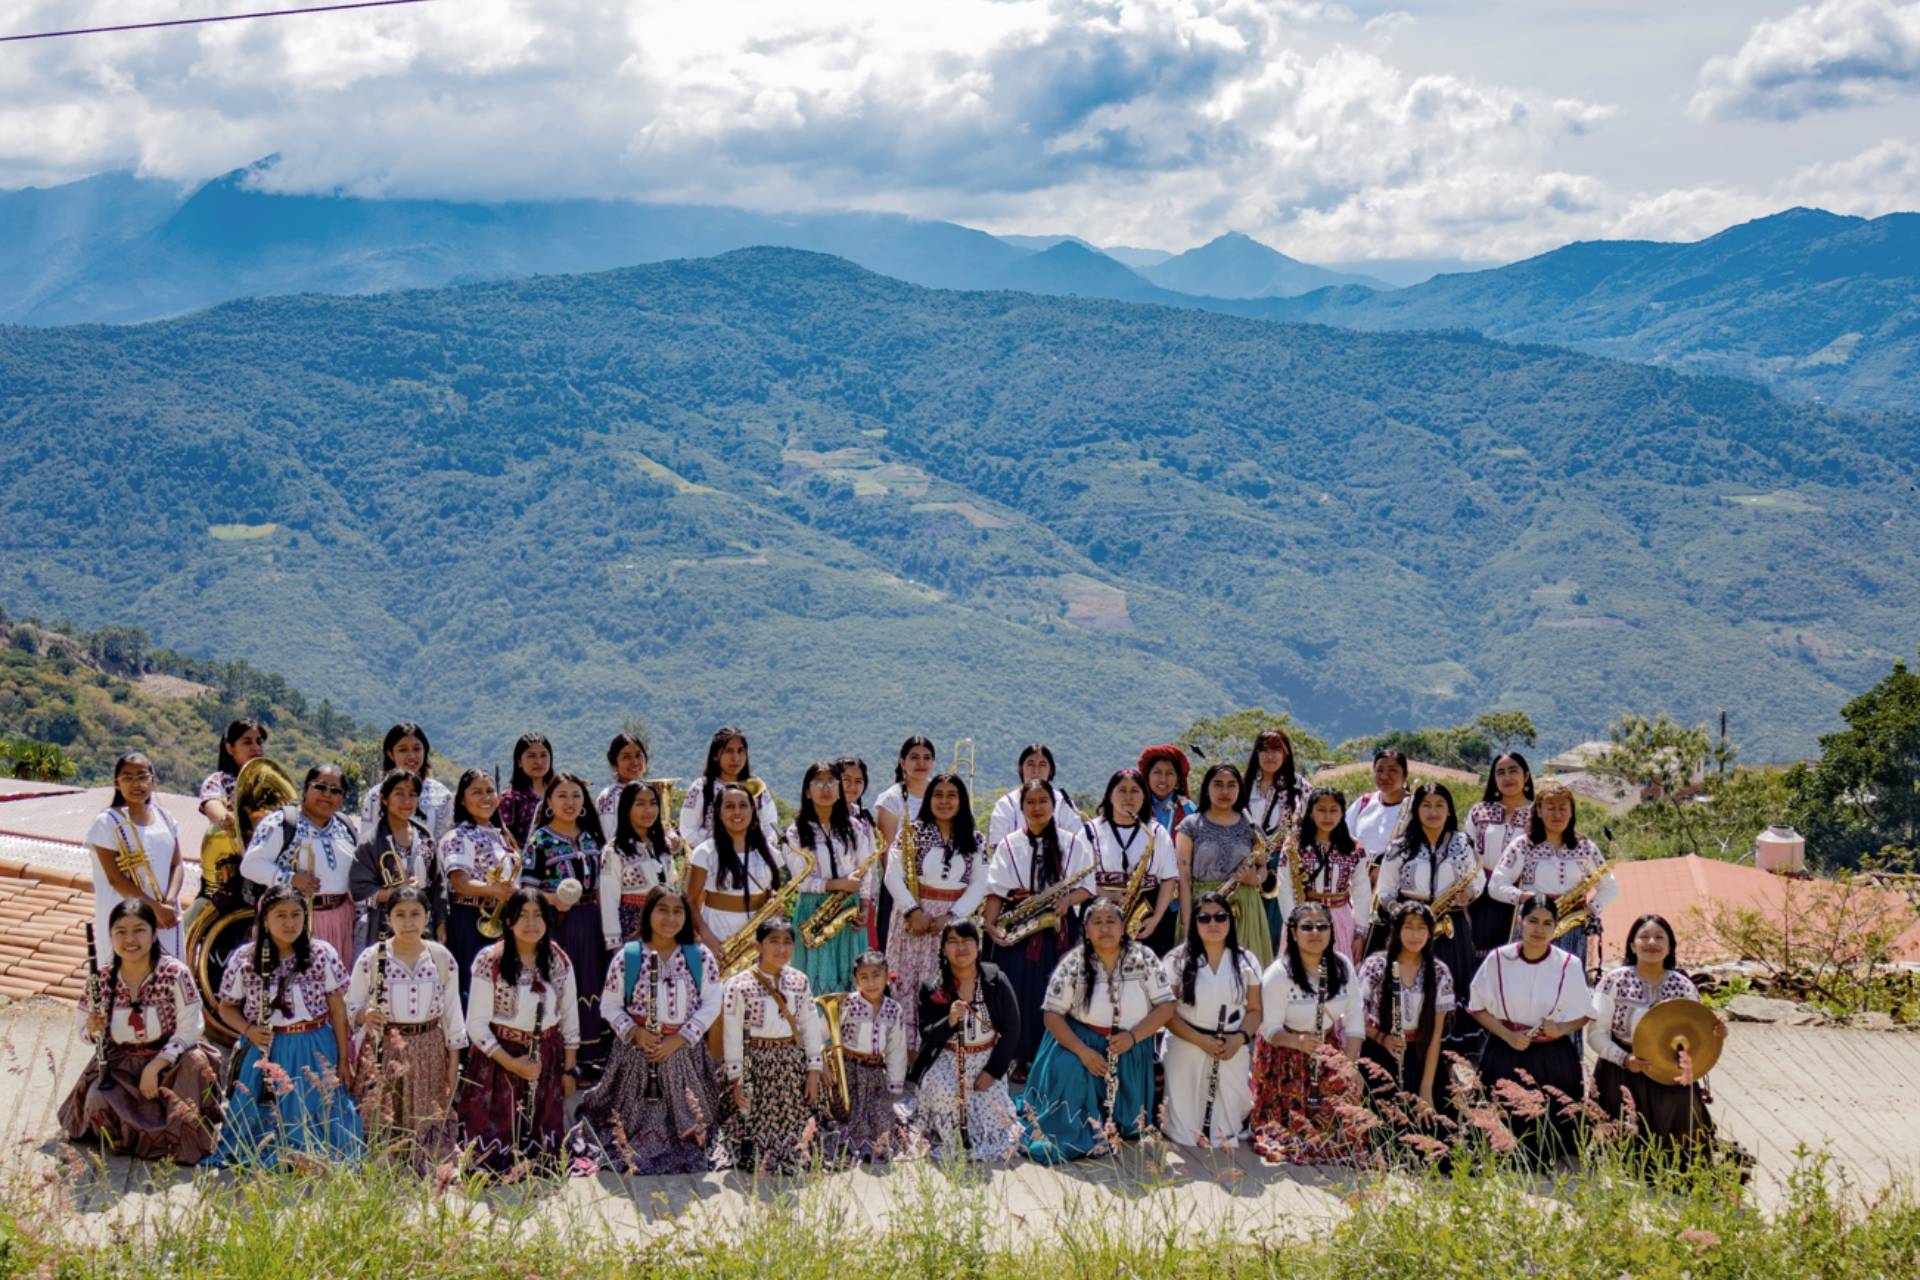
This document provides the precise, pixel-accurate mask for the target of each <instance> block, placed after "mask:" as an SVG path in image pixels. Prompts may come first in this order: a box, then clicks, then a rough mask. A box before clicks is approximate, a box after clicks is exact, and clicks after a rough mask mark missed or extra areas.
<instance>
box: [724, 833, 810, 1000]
mask: <svg viewBox="0 0 1920 1280" xmlns="http://www.w3.org/2000/svg"><path fill="white" fill-rule="evenodd" d="M800 860H801V861H802V862H804V863H805V864H806V865H805V866H803V867H802V868H800V870H799V871H798V872H796V873H794V874H793V875H790V876H788V877H787V879H786V881H785V882H784V883H783V884H781V886H780V887H779V888H778V889H770V890H768V892H767V900H766V901H765V902H763V903H761V904H760V909H759V910H757V911H755V912H754V913H753V914H752V915H750V916H748V917H747V922H746V923H745V924H743V925H741V926H740V927H739V928H738V929H736V930H734V931H733V936H732V937H730V938H728V939H727V940H726V941H725V942H723V943H721V944H720V954H719V955H718V956H717V957H715V958H716V959H718V960H719V962H720V976H721V977H722V978H731V977H733V976H734V975H735V974H737V973H740V972H742V971H744V970H745V969H746V967H747V966H748V965H750V964H752V963H753V956H754V948H753V942H754V939H753V935H754V932H755V931H756V930H758V929H759V928H760V925H761V922H762V921H766V920H771V919H772V918H773V917H775V916H783V915H785V914H786V913H787V912H788V911H790V910H791V909H792V908H793V902H794V899H795V898H798V897H799V896H800V885H801V883H802V882H803V881H805V880H806V878H807V877H808V876H810V875H812V874H813V855H812V854H809V853H804V852H803V853H802V854H801V855H800ZM776 874H777V871H776ZM752 887H753V880H752V877H751V876H749V877H748V879H747V889H748V892H746V893H745V894H743V895H742V896H743V897H745V898H746V899H747V900H748V901H752V899H753V894H752Z"/></svg>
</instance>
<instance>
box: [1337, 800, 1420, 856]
mask: <svg viewBox="0 0 1920 1280" xmlns="http://www.w3.org/2000/svg"><path fill="white" fill-rule="evenodd" d="M1412 795H1413V793H1412V792H1405V793H1402V795H1401V796H1400V803H1399V804H1388V803H1386V802H1385V801H1384V800H1382V799H1381V798H1380V793H1379V792H1378V791H1369V792H1367V793H1366V794H1365V795H1363V796H1360V797H1359V798H1357V799H1356V800H1354V802H1353V803H1352V804H1350V805H1348V806H1347V830H1348V832H1350V833H1351V834H1352V836H1353V840H1354V843H1355V844H1358V845H1359V846H1360V847H1361V848H1363V849H1365V850H1366V851H1367V861H1368V862H1378V861H1380V855H1381V854H1383V853H1385V852H1386V851H1387V846H1388V845H1389V844H1391V843H1393V831H1394V828H1395V827H1397V826H1399V825H1400V813H1401V811H1402V810H1403V809H1405V808H1406V807H1407V802H1408V800H1409V799H1411V798H1412Z"/></svg>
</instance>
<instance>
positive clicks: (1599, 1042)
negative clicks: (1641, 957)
mask: <svg viewBox="0 0 1920 1280" xmlns="http://www.w3.org/2000/svg"><path fill="white" fill-rule="evenodd" d="M1699 998H1700V989H1699V988H1698V987H1696V986H1694V985H1693V979H1691V978H1689V977H1687V975H1686V974H1684V973H1681V972H1680V971H1679V970H1678V969H1669V970H1667V972H1666V974H1665V975H1664V976H1662V977H1661V979H1660V982H1659V984H1658V985H1656V986H1648V985H1647V980H1646V979H1645V978H1642V977H1641V976H1640V970H1639V969H1638V968H1636V967H1635V966H1633V965H1630V964H1623V965H1621V966H1620V967H1619V968H1618V969H1611V970H1609V971H1608V972H1607V973H1606V974H1605V975H1603V976H1602V977H1601V979H1600V982H1599V985H1598V986H1596V987H1594V989H1593V1021H1592V1022H1589V1023H1588V1024H1587V1025H1586V1035H1587V1047H1588V1048H1589V1049H1592V1050H1593V1051H1594V1053H1595V1054H1596V1055H1598V1056H1599V1057H1600V1058H1602V1059H1604V1060H1605V1061H1607V1062H1611V1063H1612V1064H1613V1065H1614V1066H1616V1067H1624V1066H1626V1065H1627V1058H1628V1056H1629V1052H1630V1051H1629V1050H1628V1049H1623V1048H1621V1047H1620V1046H1621V1045H1622V1044H1625V1045H1632V1044H1633V1033H1634V1030H1635V1029H1636V1028H1637V1027H1639V1025H1640V1019H1642V1018H1644V1017H1646V1016H1647V1010H1649V1009H1651V1008H1653V1006H1655V1005H1656V1004H1659V1003H1660V1002H1661V1001H1663V1000H1698V999H1699Z"/></svg>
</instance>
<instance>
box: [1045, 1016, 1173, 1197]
mask: <svg viewBox="0 0 1920 1280" xmlns="http://www.w3.org/2000/svg"><path fill="white" fill-rule="evenodd" d="M1067 1022H1068V1025H1070V1026H1071V1027H1072V1028H1073V1032H1074V1034H1075V1035H1077V1036H1079V1037H1080V1043H1082V1044H1084V1045H1086V1046H1087V1047H1088V1048H1089V1049H1092V1050H1093V1051H1094V1052H1095V1053H1105V1052H1106V1051H1107V1038H1106V1037H1105V1036H1103V1035H1101V1034H1100V1033H1099V1032H1098V1031H1095V1030H1094V1029H1093V1028H1091V1027H1089V1026H1086V1025H1085V1024H1084V1023H1081V1022H1077V1021H1075V1020H1074V1019H1073V1018H1071V1017H1069V1018H1068V1019H1067ZM1119 1065H1120V1089H1119V1092H1118V1093H1117V1094H1115V1096H1114V1100H1113V1124H1114V1129H1115V1131H1116V1132H1118V1133H1119V1135H1120V1136H1121V1137H1122V1138H1137V1137H1139V1136H1140V1130H1141V1129H1142V1128H1143V1127H1145V1126H1146V1125H1148V1124H1151V1123H1153V1119H1154V1116H1155V1115H1156V1114H1157V1112H1156V1111H1155V1110H1154V1094H1153V1037H1151V1036H1149V1037H1148V1038H1147V1039H1145V1040H1143V1041H1141V1042H1140V1043H1139V1044H1136V1045H1135V1046H1133V1048H1131V1049H1129V1050H1127V1051H1126V1052H1125V1053H1123V1054H1121V1055H1120V1064H1119ZM1106 1101H1107V1082H1106V1081H1105V1080H1102V1079H1100V1078H1098V1077H1096V1076H1095V1075H1093V1074H1092V1073H1091V1072H1089V1071H1088V1070H1087V1069H1086V1067H1084V1066H1082V1065H1081V1063H1080V1059H1079V1058H1078V1057H1076V1056H1074V1054H1073V1053H1072V1052H1071V1051H1069V1050H1068V1049H1067V1048H1066V1047H1065V1046H1063V1045H1062V1044H1061V1043H1060V1042H1059V1041H1058V1040H1057V1039H1055V1038H1054V1034H1053V1032H1051V1031H1049V1032H1047V1034H1046V1037H1045V1038H1044V1039H1042V1040H1041V1041H1040V1051H1039V1053H1037V1054H1036V1055H1034V1059H1033V1069H1032V1071H1031V1072H1030V1073H1029V1074H1028V1076H1027V1087H1026V1089H1025V1090H1024V1091H1022V1092H1021V1094H1020V1104H1019V1105H1020V1112H1021V1115H1022V1117H1023V1118H1025V1120H1026V1121H1027V1124H1028V1126H1029V1127H1028V1131H1027V1137H1026V1139H1025V1142H1024V1145H1025V1146H1026V1149H1027V1154H1028V1155H1029V1156H1031V1157H1033V1158H1034V1159H1035V1160H1038V1161H1039V1162H1040V1163H1041V1164H1065V1163H1066V1162H1067V1161H1069V1160H1080V1159H1084V1158H1085V1157H1087V1156H1090V1155H1094V1154H1096V1152H1097V1151H1098V1150H1099V1149H1100V1148H1101V1147H1103V1146H1104V1145H1105V1143H1106V1135H1105V1132H1104V1129H1105V1121H1106V1114H1105V1107H1106ZM1100 1154H1105V1153H1104V1152H1100Z"/></svg>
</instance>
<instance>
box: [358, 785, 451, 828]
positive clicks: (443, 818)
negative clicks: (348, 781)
mask: <svg viewBox="0 0 1920 1280" xmlns="http://www.w3.org/2000/svg"><path fill="white" fill-rule="evenodd" d="M382 816H383V815H382V814H381V812H380V784H379V780H378V779H376V780H375V781H374V783H373V785H371V786H369V787H368V788H367V794H366V795H365V796H363V797H362V798H361V800H360V829H361V830H363V831H372V830H373V829H374V827H375V826H376V825H377V824H378V823H379V822H380V820H381V818H382ZM414 816H415V817H416V818H418V819H419V820H420V821H421V822H423V823H425V824H426V827H427V830H429V831H431V832H432V833H433V842H434V843H435V844H438V843H440V840H441V838H442V837H444V836H445V835H446V834H447V832H449V831H451V830H453V792H451V791H449V790H448V789H447V784H446V783H444V782H442V781H440V779H438V778H422V779H421V780H420V807H419V809H418V810H416V811H415V813H414Z"/></svg>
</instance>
